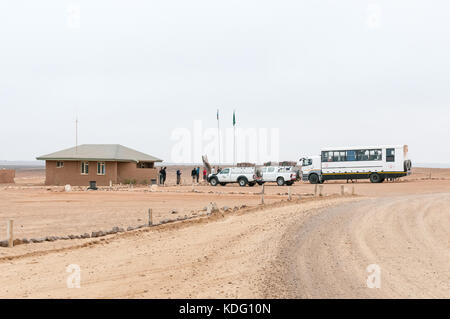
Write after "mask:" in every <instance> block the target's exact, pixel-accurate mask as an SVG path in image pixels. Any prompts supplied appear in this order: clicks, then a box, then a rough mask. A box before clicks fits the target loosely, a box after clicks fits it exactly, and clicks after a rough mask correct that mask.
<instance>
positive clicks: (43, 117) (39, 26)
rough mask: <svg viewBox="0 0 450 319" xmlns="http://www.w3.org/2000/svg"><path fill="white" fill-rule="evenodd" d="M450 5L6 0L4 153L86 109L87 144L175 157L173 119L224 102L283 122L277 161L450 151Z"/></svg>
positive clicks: (211, 113)
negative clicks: (357, 149) (338, 149)
mask: <svg viewBox="0 0 450 319" xmlns="http://www.w3.org/2000/svg"><path fill="white" fill-rule="evenodd" d="M72 7H75V8H79V9H80V20H79V22H80V23H79V28H77V27H76V23H75V27H73V26H72V27H70V26H69V25H68V19H69V18H68V10H69V9H70V8H72ZM449 15H450V2H448V1H444V0H443V1H439V0H435V1H423V0H420V1H414V0H395V1H392V0H390V1H374V0H372V1H364V0H354V1H350V0H348V1H345V0H344V1H342V0H341V1H338V0H335V1H310V0H308V1H306V0H303V1H300V0H296V1H295V0H293V1H264V0H254V1H253V0H251V1H249V0H245V1H242V0H239V1H235V0H227V1H223V0H222V1H214V0H204V1H198V0H191V1H185V0H184V1H182V0H177V1H174V0H173V1H149V0H147V1H138V0H132V1H124V0H123V1H112V0H108V1H106V0H104V1H100V0H90V1H71V2H69V1H61V0H54V1H49V0H40V1H32V0H30V1H17V0H14V1H13V0H5V1H1V2H0V118H1V121H0V160H33V159H34V158H35V157H36V156H38V155H42V154H47V153H50V152H54V151H57V150H61V149H63V148H67V147H71V146H73V145H74V142H75V138H74V120H75V114H76V113H78V117H79V120H80V125H79V129H80V133H79V142H80V143H120V144H123V145H126V146H129V147H132V148H135V149H137V150H140V151H143V152H146V153H149V154H152V155H155V156H158V157H161V158H163V159H166V160H168V161H170V154H171V148H172V146H173V143H174V142H173V141H171V134H172V131H173V130H174V129H175V128H178V127H186V128H192V126H193V121H194V120H203V123H204V126H208V125H209V126H210V127H215V125H216V122H215V116H216V109H217V108H218V107H220V109H221V114H222V124H223V126H224V127H225V126H231V116H232V110H233V108H236V110H237V120H238V125H239V126H240V127H267V128H270V127H278V128H279V129H280V137H281V145H280V157H281V159H292V160H296V159H298V158H299V156H300V155H305V154H318V152H319V150H320V148H321V147H322V146H341V145H376V144H408V145H409V149H410V155H411V158H412V159H413V161H415V162H450V160H448V158H449V157H450V148H449V147H446V146H447V145H446V140H447V139H448V137H449V136H450V125H449V123H450V108H449V105H450V89H449V88H450V80H449V76H450V58H449V57H450V42H449V41H448V37H449V35H450V19H449V18H448V17H449ZM71 17H73V15H72V16H71ZM75 18H76V16H75ZM198 161H200V159H198Z"/></svg>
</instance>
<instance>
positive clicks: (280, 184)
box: [277, 177, 284, 186]
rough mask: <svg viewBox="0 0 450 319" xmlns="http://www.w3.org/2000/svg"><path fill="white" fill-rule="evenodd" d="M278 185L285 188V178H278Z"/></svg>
mask: <svg viewBox="0 0 450 319" xmlns="http://www.w3.org/2000/svg"><path fill="white" fill-rule="evenodd" d="M277 184H278V186H283V185H284V178H283V177H278V178H277Z"/></svg>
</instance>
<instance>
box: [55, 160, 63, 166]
mask: <svg viewBox="0 0 450 319" xmlns="http://www.w3.org/2000/svg"><path fill="white" fill-rule="evenodd" d="M63 167H64V162H61V161H57V162H56V168H63Z"/></svg>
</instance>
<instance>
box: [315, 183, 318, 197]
mask: <svg viewBox="0 0 450 319" xmlns="http://www.w3.org/2000/svg"><path fill="white" fill-rule="evenodd" d="M317 187H318V185H317V184H316V185H314V196H317Z"/></svg>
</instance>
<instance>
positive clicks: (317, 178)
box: [309, 174, 320, 184]
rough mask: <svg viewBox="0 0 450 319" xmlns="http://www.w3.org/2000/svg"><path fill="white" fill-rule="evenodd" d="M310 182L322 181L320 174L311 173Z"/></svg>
mask: <svg viewBox="0 0 450 319" xmlns="http://www.w3.org/2000/svg"><path fill="white" fill-rule="evenodd" d="M309 182H310V183H311V184H318V183H319V182H320V181H319V176H318V175H317V174H311V175H310V176H309Z"/></svg>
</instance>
